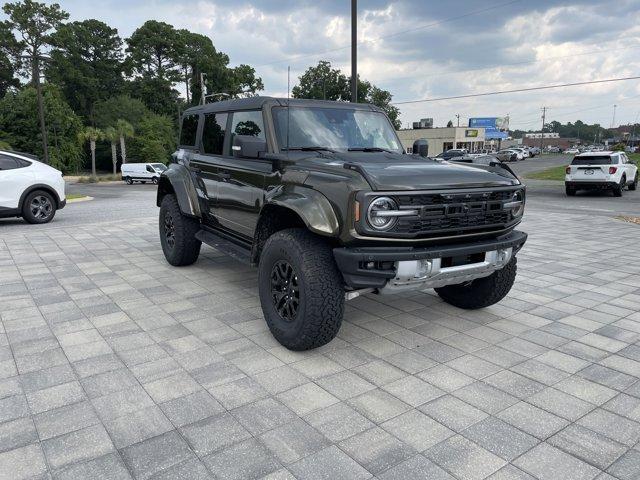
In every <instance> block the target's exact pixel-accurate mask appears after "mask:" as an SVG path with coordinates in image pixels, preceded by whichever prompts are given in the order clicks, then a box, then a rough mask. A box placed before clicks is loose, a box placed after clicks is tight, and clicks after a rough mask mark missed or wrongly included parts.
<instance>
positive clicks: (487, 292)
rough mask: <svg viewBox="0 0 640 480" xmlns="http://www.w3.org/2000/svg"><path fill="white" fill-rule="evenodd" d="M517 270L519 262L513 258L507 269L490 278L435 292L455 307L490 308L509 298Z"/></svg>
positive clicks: (469, 308) (504, 268) (437, 289)
mask: <svg viewBox="0 0 640 480" xmlns="http://www.w3.org/2000/svg"><path fill="white" fill-rule="evenodd" d="M517 269H518V267H517V260H516V257H513V258H512V259H511V260H510V261H509V263H507V265H506V266H505V267H503V268H502V269H500V270H498V271H496V272H494V273H492V274H491V275H489V276H488V277H484V278H478V279H476V280H473V281H471V282H468V283H463V284H461V285H448V286H446V287H440V288H436V289H435V290H436V292H437V293H438V295H440V298H442V299H443V300H444V301H445V302H447V303H448V304H450V305H453V306H454V307H458V308H464V309H467V310H476V309H478V308H484V307H488V306H489V305H493V304H494V303H498V302H499V301H500V300H502V299H503V298H504V297H506V296H507V294H508V293H509V291H510V290H511V287H512V286H513V282H514V281H515V280H516V271H517Z"/></svg>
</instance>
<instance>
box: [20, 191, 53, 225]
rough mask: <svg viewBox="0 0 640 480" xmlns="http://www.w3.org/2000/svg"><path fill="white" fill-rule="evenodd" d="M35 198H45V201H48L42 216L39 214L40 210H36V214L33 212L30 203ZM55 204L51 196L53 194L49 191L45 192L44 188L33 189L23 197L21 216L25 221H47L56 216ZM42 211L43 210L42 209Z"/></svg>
mask: <svg viewBox="0 0 640 480" xmlns="http://www.w3.org/2000/svg"><path fill="white" fill-rule="evenodd" d="M37 198H45V199H46V202H48V209H47V213H46V216H44V217H43V216H41V214H40V210H38V211H37V213H36V214H34V213H33V210H32V203H33V202H34V201H35V200H36V199H37ZM57 205H58V204H57V203H56V199H55V198H53V195H51V194H50V193H49V192H46V191H44V190H34V191H33V192H31V193H30V194H29V195H27V196H26V198H25V199H24V202H23V204H22V218H24V219H25V221H26V222H27V223H33V224H41V223H49V222H50V221H51V220H53V217H55V216H56V210H57ZM42 211H43V212H44V210H42ZM43 215H44V213H43Z"/></svg>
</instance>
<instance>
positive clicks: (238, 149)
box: [231, 135, 267, 158]
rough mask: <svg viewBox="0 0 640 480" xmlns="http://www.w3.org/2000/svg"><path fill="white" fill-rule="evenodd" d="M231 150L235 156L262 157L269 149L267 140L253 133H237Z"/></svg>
mask: <svg viewBox="0 0 640 480" xmlns="http://www.w3.org/2000/svg"><path fill="white" fill-rule="evenodd" d="M231 151H232V152H233V156H234V157H241V158H260V155H261V154H264V153H266V151H267V142H266V140H263V139H262V138H258V137H253V136H251V135H235V136H234V137H233V145H232V146H231Z"/></svg>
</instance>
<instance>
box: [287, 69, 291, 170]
mask: <svg viewBox="0 0 640 480" xmlns="http://www.w3.org/2000/svg"><path fill="white" fill-rule="evenodd" d="M290 92H291V66H290V65H289V66H287V160H288V159H289V120H290V119H291V109H290V108H289V102H290V101H291V97H290Z"/></svg>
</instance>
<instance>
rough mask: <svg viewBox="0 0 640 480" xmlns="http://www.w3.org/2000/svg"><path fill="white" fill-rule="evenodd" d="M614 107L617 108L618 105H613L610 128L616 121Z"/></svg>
mask: <svg viewBox="0 0 640 480" xmlns="http://www.w3.org/2000/svg"><path fill="white" fill-rule="evenodd" d="M616 108H618V105H614V106H613V118H612V119H611V128H613V126H614V125H615V123H616Z"/></svg>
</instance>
